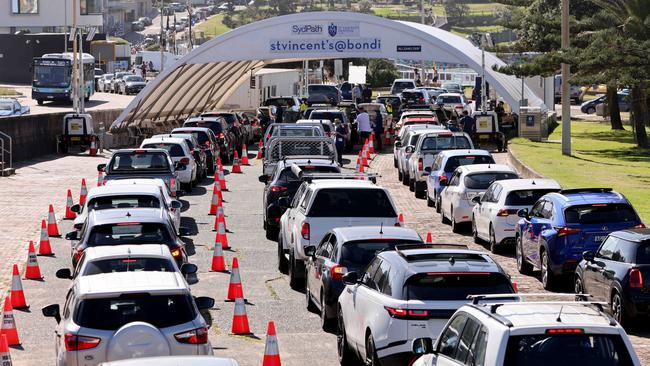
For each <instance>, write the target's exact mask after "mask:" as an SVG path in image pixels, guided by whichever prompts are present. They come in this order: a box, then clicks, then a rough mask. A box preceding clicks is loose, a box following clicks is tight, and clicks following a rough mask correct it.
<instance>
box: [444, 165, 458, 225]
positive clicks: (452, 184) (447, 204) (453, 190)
mask: <svg viewBox="0 0 650 366" xmlns="http://www.w3.org/2000/svg"><path fill="white" fill-rule="evenodd" d="M461 175H462V173H461V171H459V170H457V171H455V172H454V174H453V175H452V176H451V179H450V180H449V185H448V186H447V187H445V189H444V191H443V195H442V209H443V210H444V213H445V216H447V217H451V206H452V205H453V202H454V201H455V200H456V198H457V196H458V190H459V189H460V187H459V184H460V177H461Z"/></svg>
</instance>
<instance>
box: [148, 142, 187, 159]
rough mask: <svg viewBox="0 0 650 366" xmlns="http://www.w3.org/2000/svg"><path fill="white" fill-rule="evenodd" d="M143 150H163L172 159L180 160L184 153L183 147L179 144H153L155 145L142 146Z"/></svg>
mask: <svg viewBox="0 0 650 366" xmlns="http://www.w3.org/2000/svg"><path fill="white" fill-rule="evenodd" d="M142 147H143V148H145V149H163V150H167V152H168V153H169V155H170V156H171V157H172V158H180V157H183V156H185V153H184V152H183V147H181V145H179V144H169V143H164V142H161V143H155V144H146V145H143V146H142Z"/></svg>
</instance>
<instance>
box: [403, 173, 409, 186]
mask: <svg viewBox="0 0 650 366" xmlns="http://www.w3.org/2000/svg"><path fill="white" fill-rule="evenodd" d="M402 184H403V185H405V186H408V185H409V176H408V175H407V174H406V173H402Z"/></svg>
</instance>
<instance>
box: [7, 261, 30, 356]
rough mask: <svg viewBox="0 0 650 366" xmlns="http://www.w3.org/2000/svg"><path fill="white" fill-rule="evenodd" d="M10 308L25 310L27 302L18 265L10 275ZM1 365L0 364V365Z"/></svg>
mask: <svg viewBox="0 0 650 366" xmlns="http://www.w3.org/2000/svg"><path fill="white" fill-rule="evenodd" d="M11 307H12V308H14V309H27V308H28V307H29V305H27V301H26V300H25V292H24V291H23V283H22V282H21V281H20V272H18V265H16V264H14V268H13V273H12V275H11ZM1 364H2V363H0V365H1Z"/></svg>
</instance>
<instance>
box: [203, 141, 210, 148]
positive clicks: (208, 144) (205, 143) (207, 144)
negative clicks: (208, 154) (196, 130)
mask: <svg viewBox="0 0 650 366" xmlns="http://www.w3.org/2000/svg"><path fill="white" fill-rule="evenodd" d="M203 145H205V146H208V147H209V146H210V145H212V143H211V142H210V140H208V141H206V142H204V143H203Z"/></svg>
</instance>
